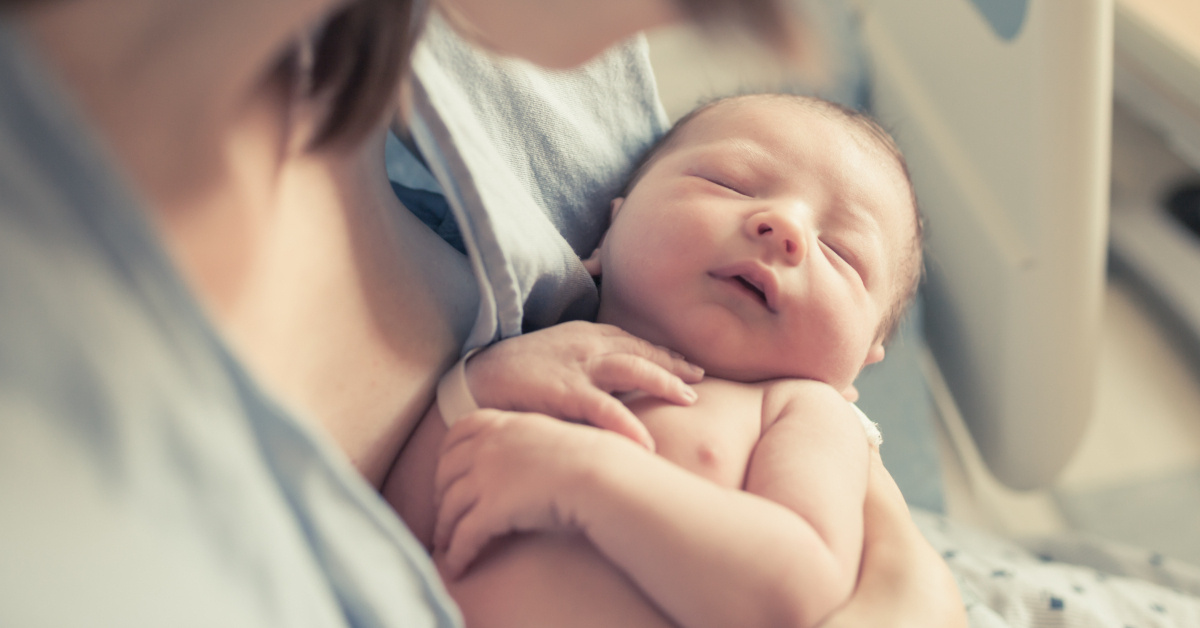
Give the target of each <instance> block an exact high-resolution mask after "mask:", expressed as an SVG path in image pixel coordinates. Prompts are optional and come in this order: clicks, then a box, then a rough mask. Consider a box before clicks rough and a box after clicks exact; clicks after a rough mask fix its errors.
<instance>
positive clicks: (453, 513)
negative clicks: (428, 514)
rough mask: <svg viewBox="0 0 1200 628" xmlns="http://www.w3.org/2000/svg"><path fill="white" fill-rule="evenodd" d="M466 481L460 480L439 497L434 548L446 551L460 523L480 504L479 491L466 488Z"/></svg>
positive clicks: (434, 531)
mask: <svg viewBox="0 0 1200 628" xmlns="http://www.w3.org/2000/svg"><path fill="white" fill-rule="evenodd" d="M466 484H467V482H466V480H465V479H464V480H458V481H455V482H454V483H453V484H451V485H450V486H449V487H448V488H447V489H446V490H445V491H444V492H442V493H441V494H440V495H439V497H440V500H439V503H438V507H437V521H436V523H435V524H434V530H433V546H434V547H435V548H439V549H444V548H445V546H446V544H447V543H448V542H449V541H450V538H451V537H452V536H453V535H454V530H455V528H456V527H458V525H459V522H460V521H461V520H462V519H463V517H465V516H466V515H467V513H468V512H470V511H471V509H473V508H474V507H475V505H476V504H477V503H478V502H479V494H478V492H477V491H473V490H470V489H469V488H467V486H466Z"/></svg>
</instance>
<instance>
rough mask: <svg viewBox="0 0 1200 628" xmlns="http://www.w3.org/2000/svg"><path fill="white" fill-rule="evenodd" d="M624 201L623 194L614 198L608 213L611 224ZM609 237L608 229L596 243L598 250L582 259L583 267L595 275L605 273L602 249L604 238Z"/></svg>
mask: <svg viewBox="0 0 1200 628" xmlns="http://www.w3.org/2000/svg"><path fill="white" fill-rule="evenodd" d="M624 203H625V198H624V197H621V196H618V197H617V198H614V199H613V200H612V205H611V206H610V207H612V211H611V213H609V215H608V222H609V225H610V226H611V225H612V221H613V220H616V218H617V212H619V211H621V205H622V204H624ZM607 237H608V232H607V231H606V232H605V233H604V235H602V236H600V244H597V245H596V250H595V251H592V254H591V256H589V257H588V258H587V259H584V260H582V261H583V267H584V268H586V269H587V271H588V273H589V274H591V276H593V277H599V276H600V275H603V274H604V269H603V268H602V267H601V265H600V249H602V248H604V239H605V238H607Z"/></svg>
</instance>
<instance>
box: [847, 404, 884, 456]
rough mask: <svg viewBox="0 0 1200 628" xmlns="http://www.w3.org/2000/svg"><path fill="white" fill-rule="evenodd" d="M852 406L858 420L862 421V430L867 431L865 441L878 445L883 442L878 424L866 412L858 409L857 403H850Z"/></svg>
mask: <svg viewBox="0 0 1200 628" xmlns="http://www.w3.org/2000/svg"><path fill="white" fill-rule="evenodd" d="M850 407H851V408H854V412H855V414H857V415H858V420H859V421H861V422H862V426H863V430H865V431H866V433H867V441H869V442H870V443H871V444H872V445H874V446H876V447H878V446H880V445H882V444H883V434H882V433H880V431H879V424H878V423H876V422H874V421H872V420H871V419H870V418H869V417H867V413H866V412H863V411H862V410H860V409H859V407H858V405H857V404H853V403H852V404H850Z"/></svg>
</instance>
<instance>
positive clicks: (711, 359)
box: [679, 351, 853, 390]
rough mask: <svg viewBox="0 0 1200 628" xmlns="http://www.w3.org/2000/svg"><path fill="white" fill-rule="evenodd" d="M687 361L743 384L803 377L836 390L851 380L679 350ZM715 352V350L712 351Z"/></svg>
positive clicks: (712, 375)
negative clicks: (846, 380) (690, 353)
mask: <svg viewBox="0 0 1200 628" xmlns="http://www.w3.org/2000/svg"><path fill="white" fill-rule="evenodd" d="M679 352H680V353H682V354H683V356H684V357H685V358H687V359H688V361H689V362H691V363H692V364H695V365H697V366H699V367H701V368H703V369H704V376H705V377H717V378H720V379H724V380H729V381H732V382H742V383H745V384H756V383H760V382H770V381H775V380H781V379H805V380H812V381H818V382H821V383H824V384H828V385H829V386H832V387H833V388H835V389H837V390H843V389H845V388H848V387H849V386H850V384H852V383H853V380H851V381H848V382H843V381H841V379H844V378H837V377H834V376H832V374H829V373H814V372H808V371H804V370H802V369H798V368H793V369H788V368H779V367H774V368H771V367H765V366H763V365H761V364H753V363H751V364H739V363H737V362H736V361H734V360H729V359H727V358H726V357H725V356H721V355H712V356H709V355H704V352H696V355H695V357H693V356H692V355H689V353H688V352H687V351H679ZM714 353H715V352H714Z"/></svg>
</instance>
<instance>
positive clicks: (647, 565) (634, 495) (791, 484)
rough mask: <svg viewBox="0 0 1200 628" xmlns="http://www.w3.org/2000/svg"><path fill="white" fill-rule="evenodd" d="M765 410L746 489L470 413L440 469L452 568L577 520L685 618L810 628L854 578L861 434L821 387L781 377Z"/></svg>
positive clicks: (619, 443) (569, 436) (542, 428)
mask: <svg viewBox="0 0 1200 628" xmlns="http://www.w3.org/2000/svg"><path fill="white" fill-rule="evenodd" d="M765 408H766V409H767V410H768V411H769V413H768V414H767V415H765V416H766V430H765V433H764V434H763V437H762V439H761V441H760V443H759V445H758V447H757V448H756V450H755V452H754V455H753V457H752V459H751V462H750V468H749V472H748V476H747V484H746V489H747V491H741V490H733V489H727V488H723V487H720V486H718V485H716V484H714V483H712V482H709V481H707V480H704V479H702V478H700V477H699V476H697V475H695V474H692V473H690V472H688V471H685V470H684V469H682V468H680V467H678V466H677V465H675V464H673V463H671V462H669V461H667V460H665V459H663V458H661V457H658V456H654V455H651V454H649V453H648V452H646V451H645V450H644V449H641V448H638V447H637V446H635V445H633V443H631V442H630V441H628V440H627V439H622V438H618V437H615V436H613V435H612V434H609V433H605V432H601V431H598V430H593V429H589V428H584V427H579V426H573V425H566V424H560V423H552V422H549V421H546V420H545V419H544V418H542V417H537V416H533V415H519V414H512V413H490V414H488V413H485V414H480V415H476V416H475V417H472V418H471V419H470V420H468V421H467V422H465V423H464V424H462V425H459V426H456V427H455V428H454V429H452V430H451V433H450V434H449V435H448V436H447V441H446V445H445V447H444V449H443V456H442V462H441V465H440V466H439V469H438V490H439V491H440V492H441V493H442V495H443V501H442V509H441V510H440V511H439V517H438V519H439V521H438V531H437V536H436V542H437V545H438V546H439V547H442V548H446V547H447V546H448V550H447V552H446V554H445V557H444V564H445V565H447V567H448V569H449V571H451V572H452V573H453V572H455V571H457V570H461V569H462V568H464V567H465V566H466V564H467V563H468V561H469V560H471V559H472V558H473V557H474V555H475V554H476V553H477V552H478V551H479V550H480V549H481V548H482V547H483V545H484V544H486V542H487V541H488V540H489V539H491V538H494V537H496V536H500V535H503V534H506V533H508V532H511V531H533V530H549V529H561V528H566V529H578V530H581V531H582V532H583V533H584V534H586V536H587V537H588V538H589V539H590V540H591V541H592V543H593V544H594V545H595V546H596V548H597V549H598V550H599V551H600V552H601V553H602V554H604V555H605V556H606V557H608V559H609V560H611V561H612V562H613V563H614V564H615V565H616V566H617V567H619V568H620V569H622V570H623V571H624V572H625V573H626V574H627V575H628V576H629V577H630V578H631V579H632V580H633V581H634V582H635V583H636V584H637V585H638V586H639V587H640V588H641V589H642V591H643V592H644V593H645V594H646V595H647V596H648V597H649V598H651V599H652V600H654V601H655V603H656V604H657V605H658V606H659V607H660V608H661V609H662V610H663V611H664V612H666V613H667V614H668V615H669V616H671V617H672V619H674V620H675V621H676V622H678V623H679V624H681V625H684V626H688V627H701V626H734V625H736V626H777V625H789V626H810V625H813V624H815V623H816V622H817V621H819V620H820V619H821V618H823V617H824V616H826V615H827V614H828V613H829V612H830V611H832V610H833V609H834V608H836V607H837V606H838V605H839V604H841V603H842V602H843V601H844V600H845V598H846V597H847V596H848V595H849V593H850V591H851V589H852V587H853V583H854V579H855V576H856V574H857V560H858V555H859V551H860V549H861V540H862V539H861V530H862V503H863V501H862V500H863V496H864V493H865V485H866V476H867V445H866V439H865V438H864V436H863V434H862V428H861V427H860V426H859V423H858V419H857V418H856V417H854V416H853V415H852V414H849V413H851V412H852V410H851V409H850V408H849V406H848V405H847V404H846V402H845V401H844V400H843V399H842V398H841V396H840V395H839V394H838V393H837V392H836V391H834V390H832V389H831V388H829V387H827V386H824V385H822V384H816V383H811V382H797V383H795V384H794V385H793V384H782V385H779V386H777V387H776V390H773V391H772V392H771V393H770V394H769V396H768V399H767V403H766V404H765ZM839 413H846V414H839ZM754 493H759V494H760V495H761V496H760V495H756V494H754ZM764 497H767V498H769V499H764ZM772 500H775V501H772Z"/></svg>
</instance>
